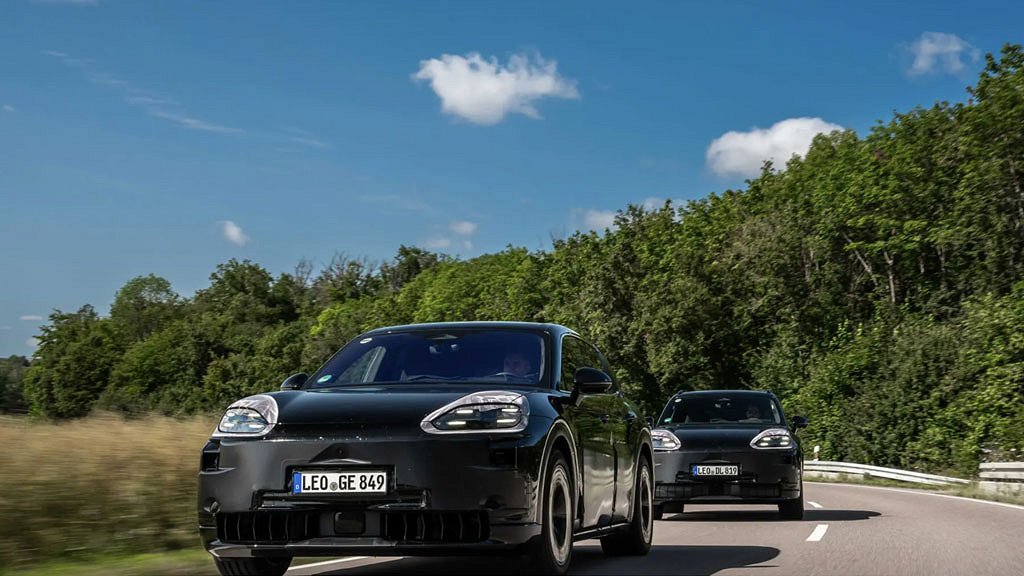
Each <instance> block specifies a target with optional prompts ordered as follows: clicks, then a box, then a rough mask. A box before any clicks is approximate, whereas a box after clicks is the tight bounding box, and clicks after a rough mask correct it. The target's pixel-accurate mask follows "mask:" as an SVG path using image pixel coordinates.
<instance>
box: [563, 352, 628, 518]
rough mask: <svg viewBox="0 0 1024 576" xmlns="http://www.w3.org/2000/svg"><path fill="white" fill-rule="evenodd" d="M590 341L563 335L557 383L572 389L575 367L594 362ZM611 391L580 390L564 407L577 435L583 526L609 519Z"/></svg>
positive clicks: (612, 474)
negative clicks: (574, 399) (608, 401)
mask: <svg viewBox="0 0 1024 576" xmlns="http://www.w3.org/2000/svg"><path fill="white" fill-rule="evenodd" d="M589 349H590V347H589V345H588V344H586V343H585V342H583V341H582V340H580V339H579V338H576V337H574V336H572V335H566V336H564V337H563V339H562V355H561V356H562V365H561V369H560V371H559V378H560V387H561V388H562V389H563V390H567V391H571V390H572V386H573V379H574V376H575V374H576V370H578V369H579V368H584V367H590V368H599V366H593V365H592V362H593V358H592V355H591V354H590V353H589V352H588V351H589ZM608 396H610V394H581V395H579V397H578V400H577V402H576V403H570V404H569V405H568V407H567V408H566V418H567V419H568V420H569V421H570V423H571V424H572V426H573V428H574V430H573V432H574V433H575V435H576V445H577V451H578V453H579V454H580V459H581V462H580V463H579V464H580V472H581V474H580V477H581V479H582V482H583V516H582V520H583V526H584V527H591V526H598V525H602V524H607V523H609V522H611V518H612V513H613V511H614V505H615V449H614V446H613V445H612V438H611V430H610V427H609V424H608V423H609V422H610V418H611V416H610V415H609V414H608V412H607V397H608Z"/></svg>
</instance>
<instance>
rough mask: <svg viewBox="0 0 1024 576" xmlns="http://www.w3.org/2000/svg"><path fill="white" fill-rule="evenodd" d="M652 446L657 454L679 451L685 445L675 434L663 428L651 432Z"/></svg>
mask: <svg viewBox="0 0 1024 576" xmlns="http://www.w3.org/2000/svg"><path fill="white" fill-rule="evenodd" d="M651 444H652V445H653V446H654V450H655V451H657V452H669V451H671V450H678V449H679V448H681V447H682V446H683V443H682V442H680V441H679V438H677V437H676V435H675V434H673V433H671V432H669V431H668V430H662V429H661V428H658V429H655V430H651Z"/></svg>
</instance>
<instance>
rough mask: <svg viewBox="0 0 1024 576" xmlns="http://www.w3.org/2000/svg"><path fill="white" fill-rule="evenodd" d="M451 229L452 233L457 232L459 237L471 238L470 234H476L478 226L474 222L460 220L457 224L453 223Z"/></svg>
mask: <svg viewBox="0 0 1024 576" xmlns="http://www.w3.org/2000/svg"><path fill="white" fill-rule="evenodd" d="M450 228H451V230H452V232H455V233H456V234H458V235H459V236H469V235H470V234H472V233H474V232H476V228H477V226H476V224H474V223H473V222H467V221H465V220H459V221H457V222H452V224H451V226H450Z"/></svg>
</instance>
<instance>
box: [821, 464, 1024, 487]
mask: <svg viewBox="0 0 1024 576" xmlns="http://www.w3.org/2000/svg"><path fill="white" fill-rule="evenodd" d="M1022 466H1024V464H1022ZM1022 470H1024V469H1022ZM808 473H810V474H809V475H810V476H812V477H813V476H821V477H826V478H829V477H832V478H837V477H839V476H840V475H843V474H845V475H849V476H860V477H862V478H868V477H873V478H886V479H889V480H900V481H902V482H911V483H914V484H931V485H934V486H949V485H951V484H970V483H971V481H970V480H964V479H963V478H950V477H949V476H937V475H935V474H924V473H922V472H911V471H909V470H899V469H896V468H883V467H881V466H871V465H870V464H852V463H850V462H829V461H823V460H805V461H804V475H805V476H807V475H808Z"/></svg>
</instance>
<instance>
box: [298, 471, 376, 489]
mask: <svg viewBox="0 0 1024 576" xmlns="http://www.w3.org/2000/svg"><path fill="white" fill-rule="evenodd" d="M387 491H388V473H387V472H382V471H379V470H376V471H369V472H367V471H359V472H295V473H293V474H292V494H385V493H387Z"/></svg>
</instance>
